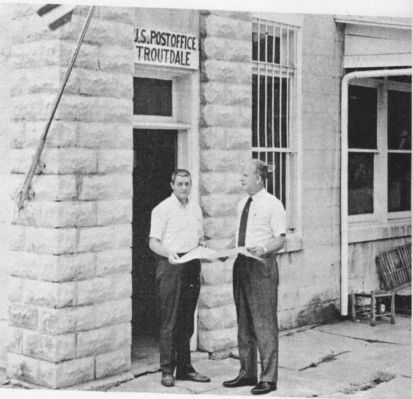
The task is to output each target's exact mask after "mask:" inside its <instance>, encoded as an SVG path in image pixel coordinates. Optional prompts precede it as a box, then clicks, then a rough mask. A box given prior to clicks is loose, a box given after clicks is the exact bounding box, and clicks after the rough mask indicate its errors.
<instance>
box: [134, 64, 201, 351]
mask: <svg viewBox="0 0 413 399" xmlns="http://www.w3.org/2000/svg"><path fill="white" fill-rule="evenodd" d="M133 77H142V78H151V79H166V80H172V116H171V117H167V116H148V115H133V116H132V134H134V133H133V131H134V129H147V130H151V129H153V130H157V129H161V130H166V131H168V130H175V131H178V137H177V154H176V156H177V167H178V168H184V169H188V170H189V172H190V173H191V177H192V190H191V199H192V200H193V201H196V202H197V203H198V204H199V169H200V167H199V165H200V161H199V108H200V107H199V104H200V82H199V71H198V70H187V69H180V68H174V67H165V66H153V65H150V66H148V65H141V64H136V63H135V68H134V73H133ZM165 134H167V133H165ZM132 245H133V244H132ZM197 321H198V305H197V307H196V309H195V315H194V334H193V335H192V338H191V343H190V346H191V350H192V351H195V350H196V349H197V341H198V322H197Z"/></svg>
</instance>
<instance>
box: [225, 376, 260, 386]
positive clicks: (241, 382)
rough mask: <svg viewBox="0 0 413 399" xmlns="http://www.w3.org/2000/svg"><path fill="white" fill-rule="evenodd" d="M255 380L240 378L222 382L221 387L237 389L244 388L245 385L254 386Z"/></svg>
mask: <svg viewBox="0 0 413 399" xmlns="http://www.w3.org/2000/svg"><path fill="white" fill-rule="evenodd" d="M256 384H257V379H256V378H242V377H239V376H238V377H237V378H234V379H233V380H229V381H224V382H223V383H222V385H223V386H224V387H227V388H237V387H245V386H247V385H256Z"/></svg>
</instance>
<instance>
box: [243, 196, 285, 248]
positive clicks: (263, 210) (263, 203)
mask: <svg viewBox="0 0 413 399" xmlns="http://www.w3.org/2000/svg"><path fill="white" fill-rule="evenodd" d="M248 198H249V197H246V198H244V199H242V200H241V201H240V203H239V204H238V224H237V234H236V242H238V232H239V225H240V221H241V214H242V211H243V209H244V206H245V204H246V203H247V200H248ZM285 232H286V214H285V209H284V206H283V204H282V202H281V201H280V200H279V199H278V198H277V197H275V196H274V195H271V194H269V193H268V192H267V190H266V189H265V188H263V189H262V190H260V191H258V193H256V194H254V195H253V196H252V202H251V205H250V209H249V213H248V222H247V231H246V235H245V246H246V247H247V248H248V247H254V246H257V245H265V243H266V242H268V241H269V240H271V239H273V238H275V237H278V236H279V235H281V234H285Z"/></svg>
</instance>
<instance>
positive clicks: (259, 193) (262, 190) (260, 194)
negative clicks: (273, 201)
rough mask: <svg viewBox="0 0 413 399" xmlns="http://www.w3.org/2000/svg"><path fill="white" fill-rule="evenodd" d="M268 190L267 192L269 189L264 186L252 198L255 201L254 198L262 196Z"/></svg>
mask: <svg viewBox="0 0 413 399" xmlns="http://www.w3.org/2000/svg"><path fill="white" fill-rule="evenodd" d="M266 192H267V190H266V189H265V187H263V188H262V189H261V190H260V191H257V192H256V193H255V194H254V195H253V196H252V197H251V198H252V200H253V201H254V200H256V199H258V198H260V197H262V196H263V195H264V194H265V193H266Z"/></svg>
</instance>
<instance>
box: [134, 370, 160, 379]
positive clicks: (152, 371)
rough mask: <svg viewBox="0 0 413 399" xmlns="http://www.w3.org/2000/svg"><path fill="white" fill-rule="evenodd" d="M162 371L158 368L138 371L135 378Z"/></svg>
mask: <svg viewBox="0 0 413 399" xmlns="http://www.w3.org/2000/svg"><path fill="white" fill-rule="evenodd" d="M160 371H161V369H160V368H159V369H156V370H148V371H143V372H142V373H138V374H133V378H134V379H135V380H136V379H137V378H139V377H143V376H145V375H149V374H156V373H159V372H160Z"/></svg>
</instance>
